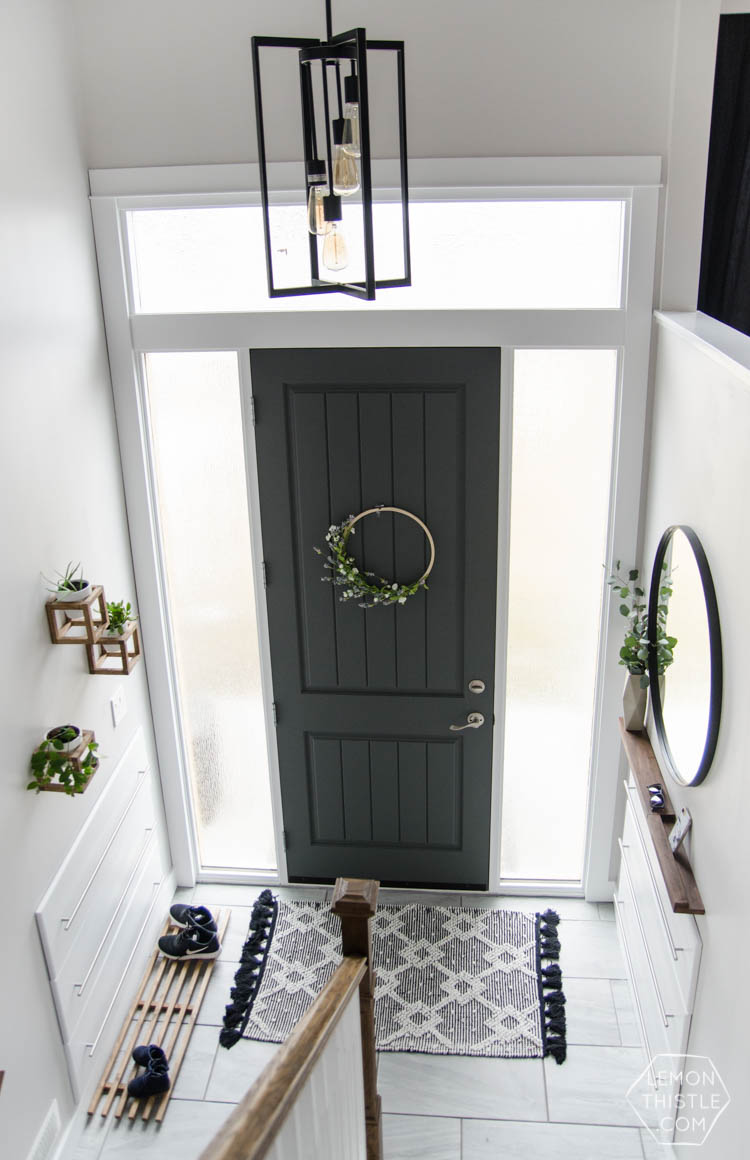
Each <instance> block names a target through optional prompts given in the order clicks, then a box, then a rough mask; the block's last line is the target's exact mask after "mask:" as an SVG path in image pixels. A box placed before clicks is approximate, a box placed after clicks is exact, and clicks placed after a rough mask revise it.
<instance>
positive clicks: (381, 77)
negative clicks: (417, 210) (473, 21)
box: [252, 0, 411, 299]
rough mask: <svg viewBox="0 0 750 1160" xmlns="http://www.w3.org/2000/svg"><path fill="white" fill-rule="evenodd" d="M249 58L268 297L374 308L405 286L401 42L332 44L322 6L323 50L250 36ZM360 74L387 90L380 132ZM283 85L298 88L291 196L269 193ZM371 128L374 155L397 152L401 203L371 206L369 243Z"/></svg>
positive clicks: (283, 108) (348, 38)
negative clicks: (359, 301)
mask: <svg viewBox="0 0 750 1160" xmlns="http://www.w3.org/2000/svg"><path fill="white" fill-rule="evenodd" d="M252 49H253V79H254V84H255V117H256V122H257V128H258V161H259V164H260V190H261V200H262V205H263V228H264V233H265V246H266V266H267V270H268V293H269V295H270V297H271V298H280V297H289V296H291V295H298V294H328V293H333V292H339V293H343V294H350V295H353V296H354V297H355V298H363V299H373V298H374V297H375V291H376V289H378V290H379V289H384V288H386V287H392V286H410V285H411V263H410V255H409V205H408V182H407V165H406V100H405V87H404V43H403V41H399V40H369V41H368V40H367V36H366V33H365V30H364V29H363V28H354V29H352V30H351V31H350V32H342V33H339V35H338V36H334V35H333V31H332V26H331V0H326V39H325V40H324V41H323V40H311V39H310V38H297V37H282V36H254V37H253V38H252ZM266 50H274V51H273V53H267V52H266ZM281 50H283V52H282V51H281ZM261 63H262V64H263V73H264V79H265V83H266V92H265V94H264V92H263V86H262V83H261ZM368 67H369V68H370V72H371V74H372V72H374V71H375V70H377V72H378V78H377V79H378V90H379V92H380V91H381V90H382V89H383V88H384V87H388V85H389V84H390V83H391V81H392V85H393V90H395V92H394V91H391V92H389V93H387V94H386V95H385V97H384V99H383V101H382V106H383V108H382V112H383V117H382V121H383V123H382V124H381V123H380V121H379V120H378V114H379V112H380V110H378V109H373V107H372V106H371V104H370V99H369V93H368ZM292 77H294V81H293V82H292ZM292 83H294V88H295V89H296V88H297V86H299V94H300V105H301V115H302V116H301V135H300V136H301V140H300V146H301V164H300V177H299V189H298V190H296V191H292V192H290V191H289V190H288V189H287V190H278V189H275V190H271V189H270V187H269V164H268V160H267V151H268V150H269V132H272V131H273V126H277V125H278V124H279V123H280V122H283V121H284V120H285V118H286V119H288V117H289V104H290V97H291V96H292V94H291V93H290V86H291V84H292ZM271 89H272V90H273V92H272V93H271V98H270V99H269V90H271ZM394 96H395V100H394ZM264 100H265V104H264ZM389 121H390V122H391V124H390V126H389V125H388V122H389ZM376 122H377V131H378V134H379V136H378V140H379V142H381V148H383V147H384V148H387V149H388V150H389V151H392V150H393V148H394V146H395V144H396V140H397V142H398V157H399V164H398V179H397V180H398V182H399V190H398V192H399V194H400V197H396V196H395V195H396V191H395V189H392V190H390V191H389V193H388V198H387V199H386V200H385V201H384V202H383V204H382V206H380V205H379V216H378V223H377V225H378V228H377V239H376V236H375V231H374V229H373V190H372V163H371V141H372V130H373V129H374V128H375V125H376ZM269 126H270V127H271V128H269ZM389 128H390V138H389V137H388V129H389ZM386 142H387V144H384V143H386ZM272 148H273V146H272V145H271V150H272ZM272 168H273V167H272V166H271V169H272ZM287 184H288V182H287ZM303 199H304V200H303ZM399 203H400V205H399ZM376 243H377V253H376ZM376 270H377V272H378V274H379V275H380V276H376Z"/></svg>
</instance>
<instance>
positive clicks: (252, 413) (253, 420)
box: [250, 395, 258, 427]
mask: <svg viewBox="0 0 750 1160" xmlns="http://www.w3.org/2000/svg"><path fill="white" fill-rule="evenodd" d="M250 422H251V423H252V425H253V427H254V426H255V425H256V423H257V422H258V418H257V415H256V413H255V395H251V396H250Z"/></svg>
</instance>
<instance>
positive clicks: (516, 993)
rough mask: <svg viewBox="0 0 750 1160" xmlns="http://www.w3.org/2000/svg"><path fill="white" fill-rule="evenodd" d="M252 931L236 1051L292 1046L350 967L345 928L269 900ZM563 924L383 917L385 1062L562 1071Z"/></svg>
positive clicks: (426, 909) (488, 916)
mask: <svg viewBox="0 0 750 1160" xmlns="http://www.w3.org/2000/svg"><path fill="white" fill-rule="evenodd" d="M260 912H263V913H260ZM266 912H268V913H266ZM253 922H254V923H255V925H254V926H253ZM253 922H251V932H250V937H249V939H248V943H246V951H245V952H243V965H241V967H240V970H239V971H238V973H237V977H236V980H235V987H234V988H233V990H232V1000H233V1001H232V1003H230V1005H229V1006H228V1007H227V1016H226V1017H225V1031H224V1032H222V1043H223V1044H224V1046H227V1047H228V1046H231V1045H232V1043H233V1042H236V1040H237V1039H238V1038H239V1037H240V1035H244V1036H245V1037H246V1038H249V1039H260V1040H265V1041H267V1042H272V1043H281V1042H283V1040H284V1039H286V1037H287V1035H288V1034H289V1033H290V1031H291V1030H292V1029H293V1027H294V1026H295V1024H296V1023H297V1022H298V1021H299V1019H300V1018H301V1017H302V1015H304V1013H305V1012H306V1011H307V1009H308V1007H309V1006H310V1004H311V1003H312V1002H313V1000H314V999H315V998H316V996H317V995H318V994H319V993H320V991H321V990H322V989H323V987H324V986H325V984H326V983H327V982H328V980H329V979H330V977H331V975H332V974H333V972H334V970H335V969H336V967H337V965H338V964H339V963H340V962H341V924H340V921H339V919H338V918H337V917H336V916H335V915H334V914H332V912H331V910H330V909H329V907H328V904H327V903H321V902H283V901H282V902H277V901H276V899H274V898H273V896H272V895H271V893H270V891H264V893H263V895H261V898H260V899H259V900H258V903H256V908H255V910H254V918H253ZM558 923H559V918H558V916H557V915H556V914H555V913H554V912H553V911H547V912H546V914H544V915H535V914H525V913H521V912H519V911H513V910H485V909H476V908H471V907H445V906H423V905H418V904H411V905H402V906H379V907H378V910H377V913H376V915H375V918H374V919H373V927H372V938H373V963H374V967H375V971H376V989H375V1031H376V1044H377V1048H378V1050H379V1051H418V1052H427V1053H429V1054H434V1055H479V1056H493V1057H503V1056H504V1057H506V1058H539V1057H541V1056H543V1055H548V1054H550V1055H554V1057H555V1058H556V1059H557V1060H558V1062H560V1063H561V1062H562V1061H563V1059H564V1058H565V1008H564V1004H565V996H564V995H563V993H562V980H561V974H560V968H559V966H558V965H557V964H556V963H553V964H551V965H548V966H546V967H545V966H543V965H542V960H543V959H556V958H557V957H558V955H559V947H560V944H559V939H558V929H557V928H558ZM264 924H265V925H264ZM246 952H247V953H246Z"/></svg>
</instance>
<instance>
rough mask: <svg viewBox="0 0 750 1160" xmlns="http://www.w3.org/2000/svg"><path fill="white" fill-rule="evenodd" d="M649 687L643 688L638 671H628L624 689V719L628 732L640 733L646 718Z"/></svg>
mask: <svg viewBox="0 0 750 1160" xmlns="http://www.w3.org/2000/svg"><path fill="white" fill-rule="evenodd" d="M647 700H648V689H647V688H646V689H642V688H641V678H640V676H639V675H638V674H637V673H628V675H627V677H626V678H625V688H624V689H623V691H622V719H623V722H624V724H625V728H626V729H627V731H628V733H640V732H641V731H642V729H643V725H644V722H645V720H646V702H647Z"/></svg>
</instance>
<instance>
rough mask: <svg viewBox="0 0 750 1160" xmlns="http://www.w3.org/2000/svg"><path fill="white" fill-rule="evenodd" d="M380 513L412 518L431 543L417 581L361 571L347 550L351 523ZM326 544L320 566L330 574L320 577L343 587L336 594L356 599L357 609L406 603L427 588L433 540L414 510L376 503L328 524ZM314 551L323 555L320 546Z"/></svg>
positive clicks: (351, 529)
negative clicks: (422, 570) (355, 513)
mask: <svg viewBox="0 0 750 1160" xmlns="http://www.w3.org/2000/svg"><path fill="white" fill-rule="evenodd" d="M381 512H394V513H395V514H397V515H400V516H408V518H409V519H410V520H414V522H415V523H416V524H419V526H420V528H421V529H422V531H423V532H424V534H425V536H426V537H427V540H428V543H429V545H430V560H429V563H428V565H427V568H426V569H425V571H424V572H423V573H422V575H421V576H420V577H419V579H418V580H413V581H411V582H410V583H409V584H399V583H398V582H397V581H393V580H386V578H385V576H379V577H376V576H375V573H374V572H360V570H359V568H358V567H357V561H356V560H355V559H354V556H352V555H350V553H349V552H348V551H347V544H348V541H349V537H350V536H353V535H354V534H355V528H354V525H355V524H357V523H359V521H360V520H362V519H364V518H365V516H371V515H378V516H379V515H380V514H381ZM326 543H327V545H328V556H327V559H326V563H325V564H324V565H323V567H324V568H327V569H328V570H329V571H330V572H331V575H330V576H321V580H323V581H328V583H329V584H334V585H336V586H337V587H339V588H341V589H343V591H342V592H341V594H340V596H339V600H340V601H342V602H343V601H346V600H356V601H357V602H358V603H359V607H360V608H375V606H376V605H388V604H406V601H407V600H408V598H409V597H410V596H416V594H417V592H419V590H420V589H421V588H427V584H426V580H427V577H428V576H429V574H430V572H431V571H432V569H433V565H434V563H435V541H434V540H433V538H432V533H431V532H430V529H429V528H428V527H427V524H426V523H425V522H424V521H423V520H420V518H419V516H415V515H414V513H413V512H408V511H406V509H405V508H400V507H387V506H386V505H385V504H378V506H377V507H371V508H367V510H366V511H363V512H360V513H359V515H357V516H354V515H350V516H349V518H348V519H346V520H344V521H343V523H340V524H331V526H330V528H329V529H328V531H327V533H326ZM314 550H315V551H316V552H317V553H318V555H319V556H322V555H323V551H322V550H321V549H320V548H315V549H314ZM374 579H379V580H380V583H379V584H374V583H372V581H373V580H374Z"/></svg>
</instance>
